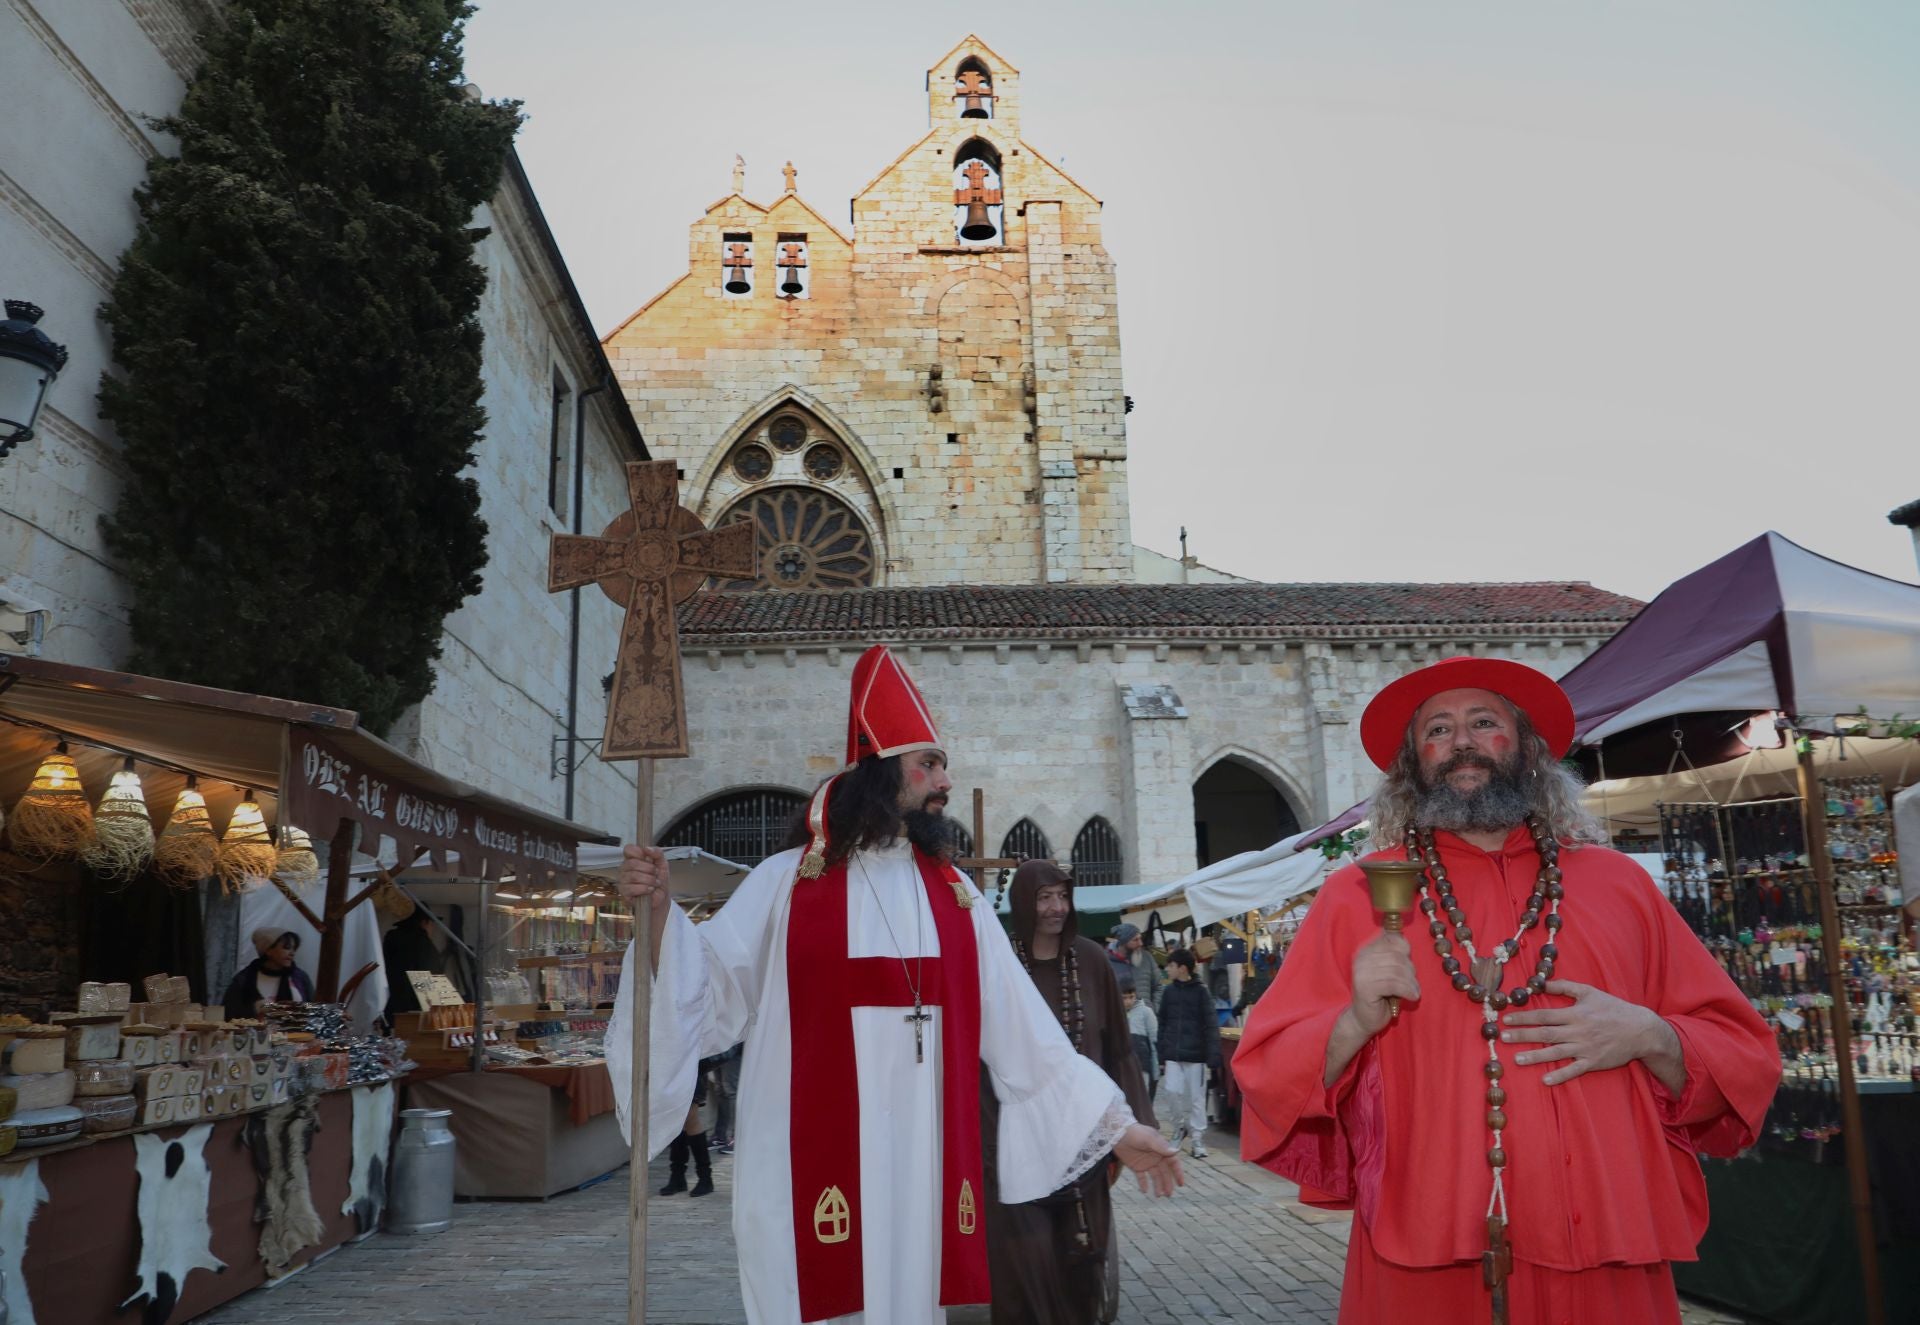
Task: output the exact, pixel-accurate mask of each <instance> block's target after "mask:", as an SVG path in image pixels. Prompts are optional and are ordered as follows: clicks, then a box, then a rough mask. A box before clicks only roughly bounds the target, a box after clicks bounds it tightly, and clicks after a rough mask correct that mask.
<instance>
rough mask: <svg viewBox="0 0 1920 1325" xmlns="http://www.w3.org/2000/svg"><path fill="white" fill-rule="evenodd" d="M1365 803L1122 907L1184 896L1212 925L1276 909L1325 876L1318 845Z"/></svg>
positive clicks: (1199, 921)
mask: <svg viewBox="0 0 1920 1325" xmlns="http://www.w3.org/2000/svg"><path fill="white" fill-rule="evenodd" d="M1365 810H1366V807H1365V806H1364V805H1356V806H1354V807H1353V808H1352V809H1350V810H1348V811H1347V812H1346V813H1345V814H1342V815H1341V816H1340V817H1339V818H1337V819H1334V820H1333V821H1331V822H1330V823H1325V824H1322V825H1321V826H1320V827H1318V828H1312V829H1309V830H1307V831H1306V832H1304V833H1295V834H1294V835H1293V836H1292V837H1288V838H1284V839H1282V840H1281V841H1279V842H1276V843H1274V844H1273V845H1272V846H1270V847H1267V848H1266V849H1265V850H1262V851H1244V852H1242V853H1241V854H1239V855H1237V856H1229V857H1228V858H1227V859H1225V860H1220V861H1215V862H1214V863H1213V864H1211V865H1208V866H1206V867H1205V868H1203V869H1199V870H1195V871H1194V872H1193V873H1192V874H1189V875H1187V876H1186V877H1185V878H1183V879H1178V880H1176V881H1174V882H1173V883H1167V884H1161V885H1160V886H1158V887H1154V888H1148V889H1147V890H1145V891H1144V892H1141V893H1138V894H1136V895H1135V896H1133V897H1132V898H1129V899H1128V900H1127V902H1126V904H1125V905H1124V906H1123V907H1122V908H1121V909H1122V910H1124V911H1127V912H1129V913H1131V912H1134V911H1139V910H1142V909H1144V908H1147V907H1150V906H1154V905H1156V904H1160V903H1165V902H1169V901H1171V900H1173V899H1175V898H1179V897H1182V896H1184V897H1185V899H1186V903H1187V906H1188V908H1189V909H1190V910H1191V912H1192V915H1193V923H1194V924H1195V925H1199V926H1205V925H1211V924H1214V923H1216V922H1218V921H1221V920H1232V919H1235V918H1236V917H1240V916H1244V915H1246V913H1247V912H1249V911H1275V910H1278V909H1279V908H1280V907H1283V906H1285V905H1286V904H1287V903H1288V902H1290V901H1292V900H1294V899H1295V898H1297V897H1299V896H1300V895H1301V894H1303V893H1309V892H1312V891H1313V890H1314V889H1315V888H1318V887H1319V886H1320V884H1321V882H1322V881H1323V880H1324V879H1325V878H1326V874H1327V870H1328V868H1329V863H1328V861H1327V858H1326V857H1325V856H1324V855H1323V854H1321V852H1320V851H1319V849H1318V848H1317V846H1316V845H1315V844H1316V843H1318V842H1319V841H1321V839H1323V838H1326V837H1329V836H1331V835H1333V834H1334V833H1339V832H1344V831H1345V830H1346V829H1348V828H1351V827H1353V826H1354V825H1355V824H1357V823H1359V822H1360V821H1361V818H1362V816H1363V815H1364V813H1365Z"/></svg>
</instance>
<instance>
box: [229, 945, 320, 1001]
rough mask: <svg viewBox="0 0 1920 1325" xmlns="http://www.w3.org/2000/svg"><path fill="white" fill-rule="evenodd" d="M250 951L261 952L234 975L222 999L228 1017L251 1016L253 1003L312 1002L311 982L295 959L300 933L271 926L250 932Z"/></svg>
mask: <svg viewBox="0 0 1920 1325" xmlns="http://www.w3.org/2000/svg"><path fill="white" fill-rule="evenodd" d="M253 950H254V951H255V952H257V953H259V954H260V955H259V956H257V957H255V958H254V959H253V960H252V961H250V962H248V963H247V964H246V965H245V966H243V967H241V968H240V970H239V971H238V972H237V973H236V974H235V975H234V977H233V983H231V984H229V985H228V986H227V993H226V997H225V998H223V999H222V1000H221V1003H222V1005H223V1009H224V1011H225V1012H226V1014H227V1020H229V1021H236V1020H242V1019H245V1018H249V1017H251V1016H253V1013H254V1005H255V1004H256V1003H263V1002H265V1003H311V1002H312V1001H313V981H312V980H311V979H310V978H308V976H307V973H306V972H305V971H303V970H301V969H300V967H299V966H298V965H296V964H295V962H294V954H295V953H296V952H298V951H299V950H300V936H299V935H298V934H295V933H294V932H293V931H292V930H287V929H281V928H279V927H277V926H272V927H268V928H264V929H256V930H254V931H253Z"/></svg>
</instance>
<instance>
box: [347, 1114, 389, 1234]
mask: <svg viewBox="0 0 1920 1325" xmlns="http://www.w3.org/2000/svg"><path fill="white" fill-rule="evenodd" d="M392 1142H393V1083H392V1082H387V1083H385V1084H384V1085H379V1086H357V1087H355V1088H354V1091H353V1172H352V1176H351V1178H350V1180H349V1183H348V1186H347V1199H346V1200H345V1201H343V1202H342V1203H341V1205H340V1213H341V1214H343V1215H344V1214H350V1215H352V1216H353V1219H354V1223H355V1225H356V1226H357V1227H358V1228H359V1236H360V1237H366V1236H367V1235H368V1234H371V1233H374V1232H377V1231H378V1230H379V1228H380V1217H381V1216H382V1215H384V1214H385V1213H386V1210H387V1151H388V1147H389V1146H390V1145H391V1144H392Z"/></svg>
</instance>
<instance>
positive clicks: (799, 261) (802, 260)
mask: <svg viewBox="0 0 1920 1325" xmlns="http://www.w3.org/2000/svg"><path fill="white" fill-rule="evenodd" d="M780 265H781V266H782V267H804V266H806V265H807V251H806V249H804V248H803V247H801V246H800V245H799V244H782V245H781V246H780Z"/></svg>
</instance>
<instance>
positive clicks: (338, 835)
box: [313, 819, 354, 1003]
mask: <svg viewBox="0 0 1920 1325" xmlns="http://www.w3.org/2000/svg"><path fill="white" fill-rule="evenodd" d="M353 836H354V826H353V820H351V819H342V820H341V821H340V826H339V827H338V828H336V829H334V830H333V841H332V842H331V843H330V844H329V845H328V847H327V900H326V903H325V905H323V906H322V907H321V908H320V914H321V915H322V916H324V917H325V918H326V923H325V924H324V925H322V926H320V963H319V965H318V966H317V967H316V968H315V969H314V972H313V997H314V1001H315V1002H318V1003H332V1002H335V1001H336V1000H337V999H338V998H339V996H340V950H341V948H342V947H343V945H344V943H345V940H346V927H345V926H344V925H342V924H341V923H340V916H341V913H342V911H343V909H344V908H345V906H346V902H347V888H348V886H349V885H351V884H352V882H353Z"/></svg>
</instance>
